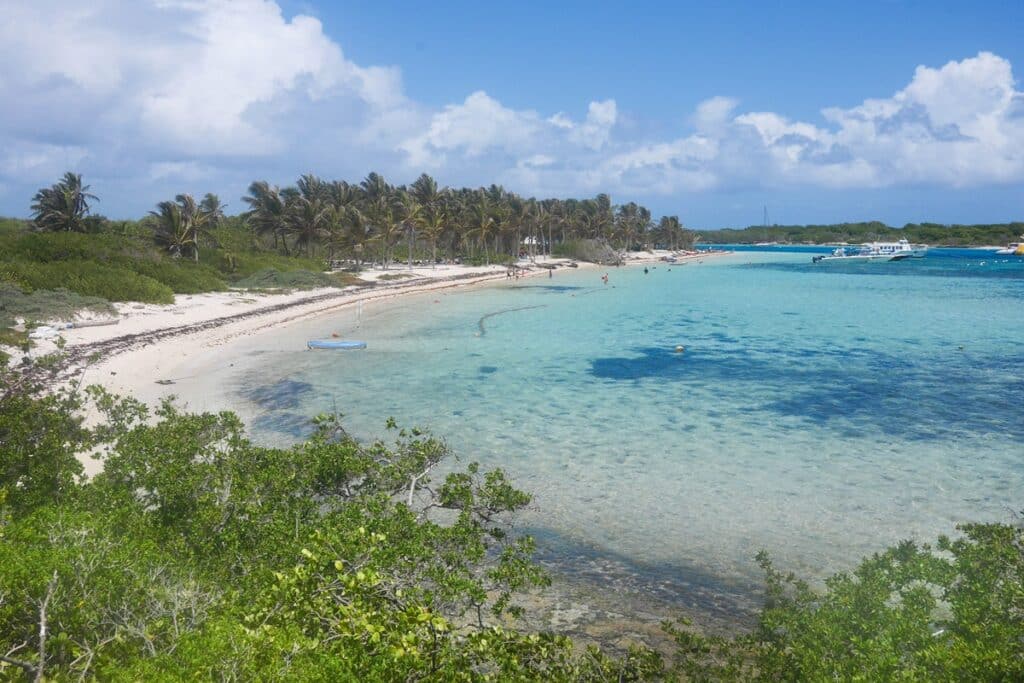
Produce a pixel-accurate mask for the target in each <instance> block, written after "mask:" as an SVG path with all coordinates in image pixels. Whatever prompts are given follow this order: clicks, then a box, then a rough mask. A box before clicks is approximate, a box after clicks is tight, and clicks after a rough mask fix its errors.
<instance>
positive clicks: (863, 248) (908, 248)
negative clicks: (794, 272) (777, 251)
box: [811, 240, 928, 263]
mask: <svg viewBox="0 0 1024 683" xmlns="http://www.w3.org/2000/svg"><path fill="white" fill-rule="evenodd" d="M927 252H928V245H926V244H911V243H910V242H908V241H907V240H899V241H897V242H866V243H864V244H862V245H860V246H857V247H838V248H836V249H834V250H833V251H832V253H831V254H827V255H826V254H819V255H818V256H815V257H813V258H812V259H811V260H812V261H813V262H814V263H819V262H822V261H903V260H904V259H908V258H922V257H923V256H924V255H925V254H926V253H927Z"/></svg>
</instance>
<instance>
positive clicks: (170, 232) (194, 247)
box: [149, 194, 210, 263]
mask: <svg viewBox="0 0 1024 683" xmlns="http://www.w3.org/2000/svg"><path fill="white" fill-rule="evenodd" d="M156 207H157V210H156V211H150V212H149V213H150V215H152V216H154V217H155V218H156V230H155V232H154V235H153V239H154V241H156V243H157V244H158V245H160V246H162V247H166V248H167V250H168V251H169V252H170V253H171V255H172V256H173V257H174V258H180V257H181V256H183V255H184V252H185V251H186V250H190V251H191V252H192V257H193V258H194V259H195V261H196V263H198V262H199V235H200V234H201V233H202V232H203V231H204V230H205V229H206V226H207V224H208V223H209V218H210V217H209V214H207V213H206V212H205V211H204V210H203V209H201V208H200V207H199V206H198V205H196V200H195V199H193V198H192V195H190V194H179V195H178V196H177V197H175V198H174V201H173V202H160V203H159V204H157V205H156Z"/></svg>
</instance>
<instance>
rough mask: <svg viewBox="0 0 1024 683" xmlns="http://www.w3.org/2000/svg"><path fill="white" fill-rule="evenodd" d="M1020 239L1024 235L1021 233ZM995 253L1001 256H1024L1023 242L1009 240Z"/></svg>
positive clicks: (1023, 237)
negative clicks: (1004, 246)
mask: <svg viewBox="0 0 1024 683" xmlns="http://www.w3.org/2000/svg"><path fill="white" fill-rule="evenodd" d="M1021 239H1022V240H1024V235H1021ZM996 253H997V254H999V255H1001V256H1024V242H1010V243H1009V244H1008V245H1006V248H1005V249H999V250H997V251H996Z"/></svg>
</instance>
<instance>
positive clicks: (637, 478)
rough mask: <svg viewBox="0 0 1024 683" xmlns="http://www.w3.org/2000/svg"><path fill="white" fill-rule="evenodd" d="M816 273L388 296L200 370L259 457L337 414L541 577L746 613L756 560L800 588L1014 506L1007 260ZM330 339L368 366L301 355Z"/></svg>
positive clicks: (1022, 486)
mask: <svg viewBox="0 0 1024 683" xmlns="http://www.w3.org/2000/svg"><path fill="white" fill-rule="evenodd" d="M836 265H838V266H840V267H834V266H823V265H821V264H818V265H812V264H811V263H810V255H809V254H808V253H783V252H773V253H753V252H745V253H738V254H735V255H732V256H727V257H719V258H708V259H706V260H705V261H704V263H701V264H696V263H691V264H688V265H685V266H678V265H677V266H674V267H672V268H671V269H670V268H669V267H668V266H666V265H663V264H662V265H659V266H657V267H656V268H652V269H651V270H650V272H649V273H648V274H644V272H643V269H642V267H630V268H623V269H612V270H611V271H610V272H609V284H608V285H607V286H605V285H602V283H601V280H600V275H601V274H602V272H603V271H596V270H593V269H588V270H582V271H580V272H567V271H559V272H557V273H556V274H555V276H554V277H553V278H551V279H549V278H546V277H544V278H532V279H527V280H522V281H519V283H518V284H515V283H506V282H502V283H500V284H498V285H496V286H489V287H483V288H477V289H473V290H469V291H458V292H455V291H449V292H446V293H444V294H439V293H430V294H424V295H416V296H410V297H407V298H402V299H400V300H398V301H397V302H395V303H391V304H388V305H386V306H369V305H368V306H366V307H365V308H364V309H363V310H362V311H361V312H359V311H357V310H356V309H355V308H352V309H347V310H344V311H342V312H339V313H338V314H337V315H334V316H332V317H326V318H320V319H317V320H314V321H309V322H305V323H301V324H297V325H294V326H291V327H288V328H287V329H283V330H280V331H276V332H271V333H268V334H266V335H262V336H259V337H255V338H253V339H251V340H247V341H244V342H241V343H240V346H239V348H240V350H241V352H242V355H241V356H240V357H239V358H238V359H237V361H236V362H235V365H234V367H232V368H219V369H216V370H214V369H211V370H210V372H216V373H219V375H220V377H222V381H221V382H220V383H221V385H222V388H223V390H224V391H226V392H228V393H229V394H230V395H231V396H232V397H233V398H232V400H233V401H234V402H235V403H236V404H237V405H238V406H239V407H241V408H242V412H243V414H246V415H248V416H250V417H251V418H252V425H253V430H254V433H255V435H256V437H257V438H259V439H262V440H265V441H270V442H275V443H281V442H286V441H289V440H292V439H294V438H296V437H297V436H299V435H301V434H302V433H304V431H305V430H306V422H305V420H306V418H307V417H308V416H309V415H312V414H315V413H318V412H322V411H326V410H334V409H336V410H340V411H341V412H343V413H344V414H345V424H346V425H347V426H348V427H349V428H350V430H351V431H353V432H354V433H355V434H357V435H360V436H363V437H377V436H380V435H381V434H382V433H383V426H384V421H385V419H386V418H387V417H388V416H395V417H396V418H397V419H399V421H400V422H401V423H402V424H404V425H419V426H424V427H428V428H430V429H431V430H432V431H433V432H434V433H436V434H438V435H441V436H443V437H444V438H445V439H446V440H447V441H448V442H449V443H450V444H451V445H452V447H453V448H454V450H455V451H456V452H457V453H458V455H459V456H460V458H461V459H462V461H463V462H467V461H471V460H477V461H480V462H482V463H484V464H485V465H489V466H501V467H503V468H505V469H507V470H508V471H509V472H510V473H511V474H512V476H513V477H514V479H515V481H516V482H517V484H518V485H519V486H520V487H521V488H524V489H526V490H528V491H530V492H532V493H533V494H534V496H535V500H534V504H533V506H532V508H531V510H530V511H528V513H526V514H525V515H524V517H523V518H522V520H521V524H522V526H523V527H524V528H526V529H529V530H530V531H532V532H534V533H536V534H537V535H538V537H539V538H540V540H541V542H542V546H543V548H542V556H543V557H544V558H545V560H546V561H548V562H550V563H552V564H553V565H555V566H556V567H558V568H563V569H566V570H568V571H575V572H579V573H584V574H588V573H589V574H593V575H594V576H596V577H598V578H602V577H604V578H605V579H609V580H614V581H616V582H619V583H616V584H615V585H624V586H631V587H639V588H641V589H644V590H650V591H653V592H656V593H658V594H660V595H663V596H668V597H673V596H682V597H681V599H684V600H692V596H694V595H702V596H705V599H706V601H707V602H708V603H709V604H710V603H714V604H720V603H721V602H722V601H725V602H730V601H733V602H734V604H736V605H740V606H741V607H742V606H743V605H746V604H749V601H748V598H750V597H751V596H752V595H754V592H755V588H756V586H757V585H758V584H759V580H760V576H759V573H758V570H757V568H756V565H755V562H754V559H753V558H754V555H755V553H756V552H757V551H758V550H759V549H761V548H766V549H768V550H769V551H770V552H771V553H772V555H773V557H774V558H775V559H776V561H777V563H778V564H779V565H781V566H782V567H783V568H787V569H793V570H796V571H799V572H801V573H803V574H804V575H807V576H811V577H822V576H825V575H827V574H828V573H831V572H834V571H836V570H840V569H846V568H849V567H850V566H852V564H853V563H854V562H855V560H856V559H857V558H859V557H861V556H862V555H864V554H866V553H870V552H872V551H875V550H879V549H881V548H883V547H885V546H886V545H888V544H891V543H893V542H896V541H898V540H900V539H903V538H908V537H916V538H919V539H923V540H928V539H933V538H934V537H935V535H937V534H940V533H949V532H952V531H953V528H954V525H955V524H957V523H958V522H965V521H992V520H1001V521H1005V520H1007V519H1009V518H1010V516H1011V512H1012V511H1014V510H1020V509H1022V508H1024V502H1022V501H1024V497H1022V495H1021V494H1022V492H1024V420H1022V417H1024V347H1022V346H1021V343H1020V342H1021V340H1022V339H1024V315H1022V314H1021V312H1022V311H1024V306H1022V304H1024V260H1019V259H1017V260H1009V259H1006V258H1002V260H998V259H997V258H996V257H994V256H992V255H991V254H987V253H984V252H971V251H958V252H955V251H949V252H942V253H935V251H934V250H933V252H932V253H931V254H930V255H929V257H928V258H926V259H923V260H920V261H914V262H903V263H896V264H860V265H853V266H851V265H849V264H836ZM331 333H338V334H340V335H341V336H343V337H347V338H358V339H364V340H366V341H367V342H368V343H369V348H368V349H367V350H366V351H361V352H308V351H305V350H304V345H305V341H306V339H310V338H318V337H325V336H329V335H330V334H331ZM677 345H685V352H684V353H681V354H680V353H676V352H675V351H674V348H675V347H676V346H677ZM233 348H234V347H233ZM687 596H689V597H687Z"/></svg>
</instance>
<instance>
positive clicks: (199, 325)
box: [31, 250, 707, 475]
mask: <svg viewBox="0 0 1024 683" xmlns="http://www.w3.org/2000/svg"><path fill="white" fill-rule="evenodd" d="M706 256H707V254H706V253H700V254H695V253H689V254H684V253H679V252H676V253H675V254H673V252H669V251H664V250H657V251H652V252H632V253H630V254H628V255H627V256H626V258H625V265H627V266H630V265H643V264H647V263H661V262H665V260H666V259H667V258H674V259H676V260H677V262H685V261H689V260H700V259H702V258H704V257H706ZM570 267H582V268H594V269H596V268H598V267H599V266H596V265H594V264H589V263H579V264H573V263H572V262H571V261H570V260H568V259H557V258H556V259H547V258H544V257H540V258H537V259H535V260H533V261H530V260H528V259H522V260H521V261H520V263H519V264H517V273H518V277H538V276H543V277H547V274H548V272H549V271H555V272H557V271H558V270H560V269H566V268H570ZM382 276H383V277H382ZM360 278H361V279H363V280H365V281H366V282H367V283H369V284H366V285H359V286H350V287H346V288H343V289H335V288H323V289H313V290H305V291H295V292H288V293H279V294H276V293H265V292H260V293H255V292H249V291H229V292H211V293H205V294H195V295H178V296H177V297H176V298H175V302H174V303H173V304H170V305H154V304H139V303H119V304H115V307H116V309H117V313H118V315H117V317H116V320H117V322H116V324H111V325H97V326H86V327H72V328H70V329H64V330H61V331H60V335H59V336H60V337H62V338H63V339H64V342H65V344H66V345H65V348H64V354H65V357H66V359H67V367H68V373H69V376H74V378H75V381H76V382H81V384H82V386H87V385H90V384H99V385H102V386H104V387H105V388H107V389H108V390H110V391H112V392H114V393H117V394H122V395H130V396H133V397H135V398H137V399H139V400H141V401H143V402H144V403H147V404H149V405H155V404H157V403H158V402H159V401H161V400H162V399H163V398H165V397H167V396H172V395H176V396H178V397H179V398H181V399H185V400H186V401H187V400H188V399H189V397H187V396H181V395H180V389H181V387H178V386H176V385H174V384H173V383H158V380H161V378H168V377H175V376H177V375H180V374H182V373H183V372H184V371H185V369H187V368H189V367H190V366H191V365H192V364H193V363H194V362H195V361H196V360H197V359H198V358H199V357H200V356H202V355H204V354H209V353H210V352H211V350H213V349H214V348H217V347H224V346H225V345H230V344H231V343H232V341H234V340H238V339H240V338H244V337H249V336H252V335H257V334H259V333H261V332H263V331H266V330H269V329H272V328H277V327H279V326H282V325H288V324H290V323H294V322H297V321H301V320H307V319H310V318H313V317H316V316H321V315H324V314H327V313H331V312H335V311H338V310H340V309H343V308H345V307H349V306H354V305H358V304H362V305H371V306H372V305H383V304H385V303H386V302H387V301H389V300H392V299H394V298H395V297H398V296H402V295H406V294H414V293H422V292H429V291H435V290H437V291H440V290H448V289H453V288H462V287H468V286H473V285H479V284H481V283H488V282H490V283H494V282H501V281H509V282H514V281H515V279H514V278H510V276H509V269H508V268H507V267H506V266H504V265H491V266H464V265H438V266H436V267H434V268H431V267H429V266H420V267H414V268H411V269H410V268H408V267H406V266H405V265H404V264H393V265H392V266H391V267H390V268H389V269H388V270H381V269H374V270H366V271H363V272H362V273H360ZM108 318H109V316H105V315H100V316H96V315H88V314H84V315H82V316H80V317H79V318H78V320H79V321H88V322H92V323H95V322H99V321H100V320H105V319H108ZM56 339H57V337H51V338H49V339H44V340H37V342H36V344H35V346H34V347H33V349H32V351H31V355H32V356H40V355H43V354H46V353H51V352H53V351H55V350H56V348H57V344H56ZM217 350H218V351H224V350H225V349H224V348H217ZM223 408H228V406H223ZM83 463H84V464H85V466H86V470H87V473H88V474H89V475H92V474H94V473H95V472H97V471H98V470H99V468H100V464H99V463H98V462H97V461H95V460H93V459H91V458H83Z"/></svg>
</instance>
